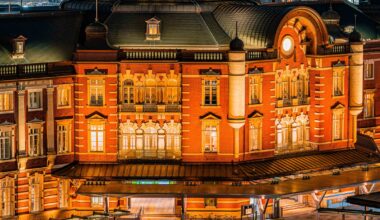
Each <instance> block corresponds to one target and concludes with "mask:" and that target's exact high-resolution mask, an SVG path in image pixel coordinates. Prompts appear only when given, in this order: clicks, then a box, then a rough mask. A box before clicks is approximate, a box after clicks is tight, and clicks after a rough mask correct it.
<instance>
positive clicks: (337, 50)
mask: <svg viewBox="0 0 380 220" xmlns="http://www.w3.org/2000/svg"><path fill="white" fill-rule="evenodd" d="M347 53H351V47H350V45H349V44H336V45H334V46H333V47H330V48H325V47H319V48H318V55H333V54H347Z"/></svg>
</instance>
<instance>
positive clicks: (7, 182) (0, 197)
mask: <svg viewBox="0 0 380 220" xmlns="http://www.w3.org/2000/svg"><path fill="white" fill-rule="evenodd" d="M0 184H1V188H0V201H1V206H0V210H1V216H4V217H5V216H14V214H15V213H14V212H15V188H14V187H15V186H14V179H13V178H10V177H5V178H4V179H2V180H0Z"/></svg>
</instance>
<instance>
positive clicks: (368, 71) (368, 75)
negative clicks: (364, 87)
mask: <svg viewBox="0 0 380 220" xmlns="http://www.w3.org/2000/svg"><path fill="white" fill-rule="evenodd" d="M374 66H375V65H374V62H373V60H372V61H371V60H369V61H366V62H365V63H364V80H373V79H375V69H374Z"/></svg>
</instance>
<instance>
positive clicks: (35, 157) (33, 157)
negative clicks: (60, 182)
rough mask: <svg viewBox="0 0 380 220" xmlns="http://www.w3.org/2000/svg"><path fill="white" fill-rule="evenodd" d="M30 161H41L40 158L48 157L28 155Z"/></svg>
mask: <svg viewBox="0 0 380 220" xmlns="http://www.w3.org/2000/svg"><path fill="white" fill-rule="evenodd" d="M27 157H28V158H29V159H40V158H46V155H28V156H27Z"/></svg>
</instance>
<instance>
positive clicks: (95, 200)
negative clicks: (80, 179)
mask: <svg viewBox="0 0 380 220" xmlns="http://www.w3.org/2000/svg"><path fill="white" fill-rule="evenodd" d="M91 206H93V207H103V197H101V196H92V197H91Z"/></svg>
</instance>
